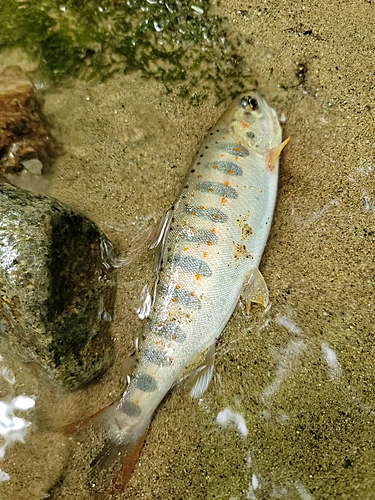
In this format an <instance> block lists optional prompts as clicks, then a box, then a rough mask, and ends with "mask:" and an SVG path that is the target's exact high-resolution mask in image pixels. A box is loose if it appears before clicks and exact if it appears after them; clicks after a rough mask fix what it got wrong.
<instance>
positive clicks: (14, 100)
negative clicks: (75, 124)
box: [0, 66, 60, 179]
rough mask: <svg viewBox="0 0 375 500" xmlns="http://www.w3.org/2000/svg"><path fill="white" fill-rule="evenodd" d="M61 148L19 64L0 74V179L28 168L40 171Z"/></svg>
mask: <svg viewBox="0 0 375 500" xmlns="http://www.w3.org/2000/svg"><path fill="white" fill-rule="evenodd" d="M59 151H60V146H59V145H58V143H57V141H56V140H55V139H54V138H53V136H52V135H51V126H50V125H49V123H48V122H47V120H46V118H45V116H44V114H43V112H42V109H41V103H40V101H39V100H38V98H37V95H36V93H35V88H34V86H33V84H32V82H31V81H30V79H29V78H28V77H27V75H26V74H25V73H24V72H23V71H22V70H21V68H19V67H18V66H9V67H7V68H5V69H4V71H3V72H2V73H0V178H3V179H6V177H7V174H14V173H18V172H20V171H22V170H23V169H27V170H29V171H30V172H32V173H33V174H39V173H41V170H42V168H43V167H45V166H49V165H50V164H51V162H52V161H53V160H54V159H55V158H56V156H57V155H58V153H59Z"/></svg>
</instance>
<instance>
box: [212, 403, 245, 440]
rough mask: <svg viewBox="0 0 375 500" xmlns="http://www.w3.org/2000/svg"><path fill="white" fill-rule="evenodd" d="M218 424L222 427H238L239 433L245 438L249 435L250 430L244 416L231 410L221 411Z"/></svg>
mask: <svg viewBox="0 0 375 500" xmlns="http://www.w3.org/2000/svg"><path fill="white" fill-rule="evenodd" d="M216 422H217V423H218V424H219V425H220V426H221V427H228V426H229V425H230V424H234V425H235V426H236V427H237V430H238V432H239V433H240V434H242V436H244V437H246V436H247V435H248V434H249V430H248V428H247V426H246V422H245V419H244V418H243V416H242V415H241V414H240V413H238V412H237V411H233V410H232V409H231V408H225V409H224V410H223V411H221V412H220V413H219V414H218V416H217V417H216Z"/></svg>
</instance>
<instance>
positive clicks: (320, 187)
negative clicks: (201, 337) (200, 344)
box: [0, 0, 375, 500]
mask: <svg viewBox="0 0 375 500" xmlns="http://www.w3.org/2000/svg"><path fill="white" fill-rule="evenodd" d="M218 10H219V12H220V13H221V14H225V15H226V16H227V17H228V18H229V20H230V23H231V27H232V28H231V29H232V31H234V32H239V33H241V34H242V35H243V38H244V43H243V47H242V54H243V56H244V58H245V65H246V67H247V68H248V69H249V73H251V74H252V75H253V76H254V77H255V78H256V80H257V82H258V90H259V92H260V93H261V94H262V95H263V96H264V97H265V98H266V99H267V101H268V102H269V103H270V104H272V105H273V106H274V107H275V108H276V109H277V111H278V113H279V116H282V117H283V118H284V119H285V123H284V126H283V129H284V136H285V137H287V136H290V137H291V140H290V143H289V145H288V147H287V148H286V149H285V151H284V152H283V154H282V160H281V172H280V180H279V193H278V201H277V206H276V212H275V216H274V222H273V226H272V230H271V235H270V239H269V242H268V245H267V248H266V251H265V254H264V257H263V259H262V263H261V271H262V273H263V275H264V277H265V279H266V281H267V284H268V287H269V291H270V301H271V304H272V306H271V308H270V310H269V311H268V312H266V313H264V311H263V310H262V308H261V307H258V306H254V307H253V308H252V311H251V317H250V318H247V317H245V316H244V315H243V313H242V311H241V310H240V308H237V309H236V311H235V313H234V315H233V316H232V318H231V320H230V321H229V323H228V325H227V328H226V329H225V331H224V332H223V335H222V337H221V339H220V342H219V346H218V354H217V358H216V365H215V366H216V373H217V376H216V378H215V381H214V382H213V383H212V384H211V386H210V388H209V390H208V391H207V393H206V394H204V396H203V398H202V400H201V401H199V402H196V401H192V400H191V399H190V397H189V395H188V392H187V391H186V390H184V388H183V387H177V388H176V389H175V390H174V391H173V392H172V393H171V394H170V395H169V396H168V397H167V398H166V400H165V401H164V402H163V404H162V405H161V406H160V408H159V409H158V411H157V413H156V414H155V417H154V419H153V421H152V425H151V428H150V431H149V433H148V436H147V440H146V444H145V446H144V449H143V452H142V455H141V459H140V462H139V464H138V466H137V467H136V471H135V473H134V475H133V477H132V479H131V481H130V482H129V484H128V487H127V489H126V491H125V493H124V494H123V496H121V498H124V499H125V498H126V499H129V500H133V499H134V500H135V499H140V498H145V499H163V500H177V499H184V500H188V499H191V500H203V499H228V500H229V499H232V500H233V499H235V498H236V499H238V500H242V499H247V498H250V499H253V498H257V499H268V498H287V499H291V500H294V499H303V500H306V499H315V500H319V499H326V498H327V499H328V498H330V499H332V498H340V499H356V498H358V499H361V500H363V499H372V498H375V493H374V492H375V474H374V464H375V447H374V445H375V432H374V428H375V427H374V426H375V370H374V356H375V342H374V341H375V331H374V326H373V314H374V286H375V265H374V242H375V206H374V204H373V203H374V200H375V184H374V176H375V148H374V131H375V126H374V109H375V55H374V54H375V52H374V48H375V47H374V37H373V34H374V33H375V7H374V5H373V4H371V3H370V2H365V1H361V2H360V1H356V2H354V1H352V2H345V3H340V2H330V4H329V5H328V4H327V3H325V2H317V1H310V2H308V3H307V2H303V1H301V0H297V1H295V2H282V1H280V2H277V1H275V2H264V3H255V2H253V3H252V4H251V6H249V3H248V2H246V3H245V2H240V1H238V2H233V1H231V2H228V3H226V4H225V6H221V8H220V9H219V8H218ZM301 65H303V68H304V70H306V71H302V70H301V69H300V70H299V73H300V74H299V76H298V75H297V74H296V73H298V66H300V67H302V66H301ZM250 81H251V80H250V79H249V85H250ZM224 108H225V104H222V105H220V106H218V107H216V106H215V97H214V96H212V98H209V99H208V100H206V101H205V102H204V103H203V104H202V105H201V106H200V107H199V108H194V107H190V106H189V105H188V103H187V102H186V101H184V100H181V99H180V98H177V97H176V96H175V95H174V94H173V93H172V94H166V92H165V90H164V88H163V86H162V85H160V84H158V83H155V82H152V81H145V80H143V79H141V78H140V76H139V75H137V74H134V75H131V76H128V77H124V76H116V77H114V78H112V79H111V80H108V81H107V82H105V83H104V84H95V85H89V84H85V83H82V82H81V83H78V84H77V85H76V86H74V88H70V89H60V90H56V91H54V92H51V93H49V94H48V95H47V100H46V107H45V112H46V114H47V115H48V117H49V118H50V120H51V121H52V122H53V124H54V126H55V129H56V133H57V135H58V137H59V138H60V139H61V140H62V142H63V144H64V147H65V154H64V155H63V156H62V157H61V158H60V159H59V160H58V161H57V163H56V165H55V168H54V171H53V172H51V173H50V174H49V175H48V177H49V179H50V185H49V188H48V192H49V194H51V195H53V196H55V197H57V198H59V199H60V200H62V201H64V202H66V203H68V204H70V205H72V206H74V207H76V208H78V209H79V210H81V211H83V212H84V213H86V214H87V215H89V216H90V217H91V218H92V219H93V220H94V221H95V222H97V223H98V224H99V225H100V226H101V227H102V228H103V229H104V230H105V231H106V232H107V234H108V236H109V237H110V238H112V240H113V241H114V243H115V244H116V246H117V248H118V249H119V250H120V252H122V253H123V254H124V253H126V251H127V248H128V239H129V233H130V236H131V235H134V231H137V230H138V228H141V229H142V220H143V219H144V218H146V217H148V216H150V215H151V214H155V218H158V217H160V216H161V215H162V214H163V212H164V211H165V210H166V209H167V208H168V207H169V206H170V205H171V204H172V203H173V201H174V199H175V197H176V195H177V194H178V192H179V188H180V185H181V182H182V180H183V178H184V175H185V174H186V172H187V170H188V166H189V163H190V161H191V159H192V157H193V156H194V153H195V151H196V150H197V147H198V146H199V144H200V142H201V140H202V138H203V137H204V135H205V133H206V132H207V130H208V129H209V127H210V126H212V125H213V124H214V122H215V121H216V120H217V119H218V117H219V116H220V115H221V113H222V111H223V110H224ZM134 127H138V128H140V129H141V130H143V131H144V133H145V134H146V138H145V140H142V141H136V142H126V141H125V139H124V131H125V132H126V130H131V129H132V128H134ZM133 223H134V224H133ZM151 279H152V261H151V259H150V258H149V257H147V256H140V258H139V259H138V260H137V261H136V262H134V264H133V265H131V266H128V267H126V268H122V269H120V273H119V289H118V295H117V306H116V314H115V319H114V326H113V336H114V338H115V342H116V346H117V353H118V357H117V361H116V364H115V366H114V367H113V368H112V369H111V370H110V371H109V372H108V373H107V374H106V376H105V377H103V379H102V380H101V381H100V382H99V383H97V384H95V385H92V386H90V387H89V388H88V389H87V390H85V391H79V392H77V393H75V394H74V395H70V396H61V397H60V398H59V399H57V398H55V399H53V397H52V396H48V390H47V389H46V388H44V389H43V388H41V387H40V386H38V385H37V382H36V381H35V380H32V378H31V377H30V376H29V375H25V374H24V373H23V372H22V370H21V368H18V369H16V368H14V370H15V371H16V376H17V377H18V378H17V384H18V388H17V390H19V391H22V390H24V391H26V392H27V391H29V392H28V393H30V391H34V393H35V394H36V395H37V407H38V403H39V405H40V407H41V414H42V417H39V421H38V422H35V427H33V426H32V427H31V430H30V433H29V435H28V436H27V438H26V444H17V445H15V446H14V447H13V448H8V449H7V450H6V456H5V460H4V461H3V462H2V463H1V468H2V469H3V470H6V471H7V472H8V473H9V474H10V476H11V481H9V482H7V483H2V484H0V498H1V499H4V500H8V499H9V500H10V499H12V500H18V499H20V500H21V499H22V500H23V499H25V498H28V499H34V498H35V499H37V498H42V492H43V491H44V492H46V491H48V488H50V486H51V485H52V484H53V483H54V482H55V487H53V488H52V490H50V494H51V496H50V498H52V499H54V500H68V499H69V500H71V499H77V500H85V499H89V498H91V497H92V492H93V491H94V490H95V486H93V483H94V481H93V480H92V478H91V483H90V482H89V483H87V475H86V471H85V470H82V468H83V467H86V468H87V463H86V464H85V463H84V457H87V452H88V450H90V448H92V449H93V448H94V447H95V435H89V436H88V437H83V438H82V441H79V443H78V444H77V442H76V441H72V440H69V439H67V438H64V437H61V436H60V435H58V434H56V433H54V432H52V431H50V430H48V426H47V423H51V422H55V423H56V420H57V425H58V424H59V423H60V422H61V423H66V422H68V421H74V420H77V419H79V418H81V417H83V416H84V415H87V414H91V413H94V412H95V411H97V410H98V409H100V408H101V407H103V406H105V405H107V404H109V403H111V402H112V400H113V399H115V398H116V397H117V396H119V395H120V394H121V392H122V390H123V387H124V380H123V376H122V375H121V360H122V359H123V357H125V356H126V355H128V354H129V353H131V352H132V349H133V339H134V338H135V337H136V336H137V335H139V334H140V332H141V329H142V325H141V323H140V321H139V320H137V318H136V315H135V313H134V308H135V307H136V306H137V305H138V302H137V300H138V297H139V293H140V290H141V289H142V287H143V285H144V283H145V282H147V281H150V280H151ZM17 370H18V371H17ZM225 407H231V408H232V409H233V410H235V411H238V412H239V413H240V414H241V415H242V416H243V417H244V419H245V422H246V425H247V428H248V431H249V433H248V436H247V437H243V436H241V435H240V434H239V433H238V432H236V431H235V430H234V428H226V429H223V428H220V427H219V426H218V425H217V424H216V423H215V420H216V417H217V414H218V413H219V412H220V411H222V410H223V409H224V408H225ZM56 415H59V418H58V419H57V418H56ZM29 418H30V420H32V416H30V417H29ZM82 457H83V458H82ZM25 465H26V467H25ZM61 474H62V475H61ZM13 478H15V480H13Z"/></svg>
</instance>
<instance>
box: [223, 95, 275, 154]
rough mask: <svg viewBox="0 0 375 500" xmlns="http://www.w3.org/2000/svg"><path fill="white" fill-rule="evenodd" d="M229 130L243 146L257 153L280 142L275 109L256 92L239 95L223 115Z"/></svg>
mask: <svg viewBox="0 0 375 500" xmlns="http://www.w3.org/2000/svg"><path fill="white" fill-rule="evenodd" d="M223 118H224V120H225V122H226V125H227V126H228V128H229V131H230V132H231V133H233V134H234V135H236V136H237V137H239V138H240V139H241V142H242V141H243V142H242V144H243V145H244V146H247V147H249V148H251V149H253V150H255V151H257V152H258V153H259V154H265V153H267V152H268V151H270V150H273V149H275V148H276V147H277V146H278V145H279V144H280V142H281V126H280V122H279V119H278V117H277V114H276V111H275V110H274V109H273V108H271V107H270V106H269V105H268V104H267V103H266V101H265V100H264V99H263V98H262V97H261V96H260V95H259V94H258V93H257V92H251V91H250V92H245V93H243V94H241V95H239V96H238V97H237V98H236V99H235V100H234V101H233V102H232V104H231V105H230V106H229V108H228V110H227V111H226V113H225V115H224V117H223Z"/></svg>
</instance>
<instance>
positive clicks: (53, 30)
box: [0, 0, 242, 104]
mask: <svg viewBox="0 0 375 500" xmlns="http://www.w3.org/2000/svg"><path fill="white" fill-rule="evenodd" d="M210 8H211V7H210V2H209V0H200V1H197V2H190V1H186V0H185V1H181V0H170V1H168V2H165V1H162V0H126V1H119V0H89V1H86V2H82V1H79V0H67V1H66V2H62V1H57V0H38V1H35V0H23V1H22V0H8V1H7V2H1V5H0V33H1V34H0V51H1V50H3V49H9V48H19V47H21V48H22V49H23V50H24V51H25V52H26V53H27V54H28V55H29V56H30V57H31V58H32V59H33V60H38V62H39V69H40V70H41V71H42V72H43V73H44V74H45V75H46V76H48V77H49V78H51V79H52V80H55V81H56V80H58V81H61V80H62V79H66V78H68V77H77V76H81V77H82V76H83V77H85V78H90V77H99V78H100V79H105V78H107V77H108V76H110V75H112V74H113V73H115V72H124V73H128V72H131V71H135V70H138V71H140V72H141V74H142V75H143V76H144V77H146V78H154V79H156V80H158V81H161V82H163V83H164V84H165V86H166V88H167V89H168V90H171V89H172V88H173V85H174V84H175V83H177V82H178V86H177V93H178V94H179V95H180V96H184V97H189V98H190V101H191V103H192V104H199V103H200V102H201V100H202V99H203V98H204V97H205V95H206V94H207V93H208V92H209V91H210V89H212V87H213V88H214V89H215V92H216V95H217V96H218V97H220V98H221V99H223V98H225V97H226V96H227V95H228V94H229V93H231V92H232V93H233V92H236V91H238V90H240V89H241V88H242V85H241V77H242V68H241V60H242V58H241V56H240V55H239V54H238V53H237V50H238V48H239V43H240V41H239V39H237V38H236V37H233V36H229V35H228V29H227V25H226V20H225V19H223V18H221V17H220V16H218V15H215V14H212V13H210Z"/></svg>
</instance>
